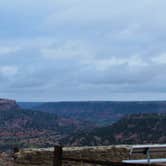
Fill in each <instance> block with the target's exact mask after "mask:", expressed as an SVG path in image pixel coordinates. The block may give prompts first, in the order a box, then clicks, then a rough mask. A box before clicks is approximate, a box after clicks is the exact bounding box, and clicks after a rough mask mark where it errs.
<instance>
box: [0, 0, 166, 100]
mask: <svg viewBox="0 0 166 166" xmlns="http://www.w3.org/2000/svg"><path fill="white" fill-rule="evenodd" d="M165 5H166V1H164V0H158V1H152V0H144V1H143V0H142V1H137V0H136V1H132V0H126V1H122V0H117V1H114V0H103V1H95V0H85V1H81V0H71V1H68V0H62V1H58V0H55V1H54V0H48V1H42V2H41V1H39V0H36V1H35V2H34V1H32V0H29V1H27V0H22V1H21V2H20V1H19V0H15V1H12V2H9V0H6V1H1V0H0V20H1V25H0V28H1V32H0V37H1V40H0V80H1V87H0V91H1V94H2V95H4V96H5V97H7V96H8V97H9V98H10V97H14V98H17V99H19V100H33V99H35V100H37V99H39V100H65V99H66V100H74V99H77V100H79V99H80V100H81V99H82V100H93V99H119V100H123V99H126V96H127V98H128V99H137V96H139V97H138V98H139V99H141V97H142V99H148V98H149V99H152V98H153V99H156V98H157V99H163V98H164V97H166V94H165V89H166V87H165V85H166V76H165V74H164V71H165V70H166V47H165V40H166V35H165V34H166V30H165V29H166V23H165V15H166V12H165ZM41 92H42V93H41ZM2 97H3V96H2Z"/></svg>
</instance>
